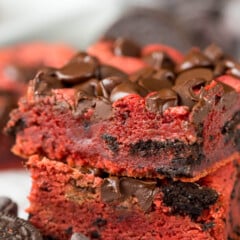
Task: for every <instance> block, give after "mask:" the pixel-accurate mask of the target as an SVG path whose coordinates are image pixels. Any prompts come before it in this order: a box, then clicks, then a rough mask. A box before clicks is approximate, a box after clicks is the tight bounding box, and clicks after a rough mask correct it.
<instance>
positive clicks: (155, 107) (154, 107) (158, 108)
mask: <svg viewBox="0 0 240 240" xmlns="http://www.w3.org/2000/svg"><path fill="white" fill-rule="evenodd" d="M177 105H178V96H177V94H176V92H174V91H173V90H172V89H169V88H164V89H161V90H159V91H158V92H156V93H154V94H151V95H149V96H147V98H146V108H147V110H148V111H150V112H155V113H163V112H164V111H165V110H166V109H168V108H169V107H175V106H177Z"/></svg>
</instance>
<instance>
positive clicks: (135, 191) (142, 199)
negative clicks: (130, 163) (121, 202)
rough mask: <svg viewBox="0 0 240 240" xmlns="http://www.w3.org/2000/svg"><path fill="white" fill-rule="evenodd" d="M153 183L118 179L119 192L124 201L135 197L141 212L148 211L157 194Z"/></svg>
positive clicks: (123, 178)
mask: <svg viewBox="0 0 240 240" xmlns="http://www.w3.org/2000/svg"><path fill="white" fill-rule="evenodd" d="M156 186H157V183H156V182H155V181H141V180H137V179H134V178H127V177H122V178H121V179H120V192H121V195H122V196H123V198H124V199H126V198H129V197H136V198H137V199H138V203H139V205H140V207H141V208H142V209H143V211H148V210H149V209H150V208H151V206H152V202H153V198H154V195H155V194H156V193H157V188H156Z"/></svg>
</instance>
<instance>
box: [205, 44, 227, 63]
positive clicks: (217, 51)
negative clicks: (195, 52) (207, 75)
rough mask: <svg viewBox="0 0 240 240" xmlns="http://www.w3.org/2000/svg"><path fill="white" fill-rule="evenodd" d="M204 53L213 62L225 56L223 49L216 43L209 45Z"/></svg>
mask: <svg viewBox="0 0 240 240" xmlns="http://www.w3.org/2000/svg"><path fill="white" fill-rule="evenodd" d="M203 53H204V54H205V55H206V56H207V57H208V58H209V59H210V60H211V61H213V62H215V61H217V60H220V59H222V58H223V57H224V53H223V51H222V49H221V48H220V47H218V46H217V45H215V44H211V45H209V46H208V47H207V48H206V49H205V50H204V52H203Z"/></svg>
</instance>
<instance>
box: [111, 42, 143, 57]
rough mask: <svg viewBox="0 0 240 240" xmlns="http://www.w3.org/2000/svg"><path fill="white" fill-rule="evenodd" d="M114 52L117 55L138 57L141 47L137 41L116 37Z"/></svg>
mask: <svg viewBox="0 0 240 240" xmlns="http://www.w3.org/2000/svg"><path fill="white" fill-rule="evenodd" d="M113 51H114V54H115V55H117V56H127V57H140V56H141V48H140V46H138V44H137V43H135V42H133V41H131V40H128V39H125V38H118V39H116V40H115V42H114V50H113Z"/></svg>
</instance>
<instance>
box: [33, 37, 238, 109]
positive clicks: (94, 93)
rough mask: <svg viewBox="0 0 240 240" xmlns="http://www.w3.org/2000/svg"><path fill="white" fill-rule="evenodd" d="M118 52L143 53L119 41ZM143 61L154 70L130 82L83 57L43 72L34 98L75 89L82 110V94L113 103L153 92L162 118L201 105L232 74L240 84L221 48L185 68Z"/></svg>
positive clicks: (190, 59)
mask: <svg viewBox="0 0 240 240" xmlns="http://www.w3.org/2000/svg"><path fill="white" fill-rule="evenodd" d="M114 46H115V47H114V49H113V51H114V53H115V54H117V55H121V56H132V57H139V58H140V57H141V54H140V53H139V52H140V50H141V49H140V48H139V47H138V45H137V44H135V43H133V42H131V41H129V40H126V39H122V38H121V39H117V40H116V41H115V43H114ZM143 60H145V61H146V63H148V65H149V66H148V67H145V68H143V69H141V70H140V71H137V72H136V73H134V74H131V75H130V76H128V75H127V74H126V73H124V72H123V71H121V70H119V69H117V68H115V67H112V66H108V65H104V64H101V63H100V62H99V61H98V59H97V58H96V57H93V56H90V55H88V54H87V53H85V52H80V53H79V54H77V55H76V56H75V57H73V58H72V59H71V60H70V61H69V63H67V64H66V65H65V66H63V67H62V68H60V69H53V68H48V69H43V70H41V71H40V72H39V73H38V74H37V76H36V77H35V79H34V80H33V88H34V92H35V94H36V95H38V96H40V95H46V94H51V89H56V88H69V87H74V88H76V91H77V92H78V93H77V94H76V97H77V100H76V102H78V104H77V105H79V101H78V96H77V95H78V94H79V92H82V93H81V94H80V95H82V94H83V95H86V96H91V97H96V98H98V97H102V99H103V98H104V99H107V101H108V102H115V101H117V100H119V99H120V98H122V97H125V96H127V95H129V94H138V95H140V96H142V97H145V96H146V95H147V94H148V93H150V92H158V93H156V94H154V95H151V96H150V97H149V98H147V99H146V109H147V110H149V111H151V112H156V113H157V112H159V113H162V112H164V111H165V110H166V109H168V108H169V107H174V106H177V105H185V106H188V107H189V109H192V108H193V107H194V106H195V105H196V104H197V103H198V102H199V101H200V98H201V94H202V91H203V90H204V87H205V86H206V85H207V84H209V83H210V82H211V81H212V80H213V79H214V78H215V77H216V76H219V75H222V74H231V75H233V76H235V77H237V78H240V65H239V64H237V63H236V62H235V61H234V60H233V59H231V58H230V57H228V56H226V55H224V53H223V52H222V50H221V49H220V48H219V47H218V46H216V45H210V46H209V47H207V48H206V49H205V50H204V51H203V52H201V51H200V50H198V49H192V50H191V51H190V52H189V53H188V54H187V55H186V56H185V58H184V60H183V62H182V63H181V64H179V65H176V63H174V61H173V60H172V59H171V58H170V57H169V56H168V55H167V54H166V53H163V52H161V51H154V52H152V53H150V54H149V55H147V56H144V57H143ZM162 89H168V90H167V91H166V90H163V91H162ZM171 89H172V90H173V91H171ZM176 94H177V95H176ZM91 101H92V100H91ZM91 101H90V102H91ZM80 102H82V103H83V102H84V104H83V105H84V107H82V108H81V109H85V108H86V107H87V106H88V104H86V103H87V101H86V100H85V101H80ZM89 104H90V103H89ZM91 104H92V103H91ZM91 104H90V105H91ZM80 112H82V111H80ZM80 112H79V113H80Z"/></svg>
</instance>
